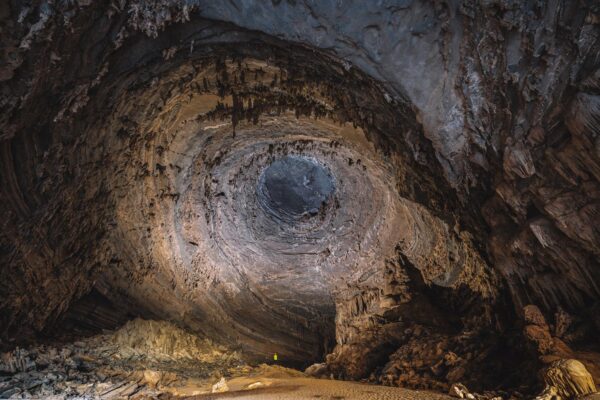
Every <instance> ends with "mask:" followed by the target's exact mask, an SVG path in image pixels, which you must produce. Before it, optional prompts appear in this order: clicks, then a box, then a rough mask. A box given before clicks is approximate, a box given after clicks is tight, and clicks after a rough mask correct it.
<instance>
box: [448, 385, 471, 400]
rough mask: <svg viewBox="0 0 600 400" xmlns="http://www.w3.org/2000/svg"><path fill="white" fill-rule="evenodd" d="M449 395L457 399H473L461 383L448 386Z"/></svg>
mask: <svg viewBox="0 0 600 400" xmlns="http://www.w3.org/2000/svg"><path fill="white" fill-rule="evenodd" d="M449 394H450V396H452V397H457V398H459V399H469V400H474V399H475V396H474V395H472V394H471V393H469V390H468V389H467V387H466V386H465V385H463V384H462V383H455V384H453V385H452V386H451V387H450V392H449Z"/></svg>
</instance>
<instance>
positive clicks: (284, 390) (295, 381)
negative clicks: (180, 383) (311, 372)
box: [187, 376, 451, 400]
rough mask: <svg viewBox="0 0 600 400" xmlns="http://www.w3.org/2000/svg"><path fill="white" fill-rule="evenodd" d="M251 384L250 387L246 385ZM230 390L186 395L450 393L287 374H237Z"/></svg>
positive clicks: (268, 397)
mask: <svg viewBox="0 0 600 400" xmlns="http://www.w3.org/2000/svg"><path fill="white" fill-rule="evenodd" d="M251 385H254V386H253V387H254V388H252V389H248V387H249V386H251ZM227 386H228V387H229V391H228V392H225V393H213V394H204V395H197V396H191V397H187V399H197V400H208V399H214V400H226V399H261V400H287V399H311V400H317V399H321V400H362V399H365V400H366V399H369V400H370V399H375V400H377V399H379V400H392V399H395V400H405V399H406V400H413V399H414V400H421V399H427V400H442V399H451V397H450V396H447V395H444V394H440V393H434V392H428V391H417V390H409V389H402V388H397V387H387V386H374V385H367V384H361V383H355V382H344V381H334V380H327V379H315V378H303V377H289V378H264V377H259V376H256V377H253V378H247V377H239V378H234V379H232V380H230V381H228V382H227Z"/></svg>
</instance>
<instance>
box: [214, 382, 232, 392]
mask: <svg viewBox="0 0 600 400" xmlns="http://www.w3.org/2000/svg"><path fill="white" fill-rule="evenodd" d="M228 391H229V386H227V382H226V381H225V378H221V379H220V380H219V382H217V383H215V384H214V385H213V386H212V393H225V392H228Z"/></svg>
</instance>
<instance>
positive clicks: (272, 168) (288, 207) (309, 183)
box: [257, 156, 335, 220]
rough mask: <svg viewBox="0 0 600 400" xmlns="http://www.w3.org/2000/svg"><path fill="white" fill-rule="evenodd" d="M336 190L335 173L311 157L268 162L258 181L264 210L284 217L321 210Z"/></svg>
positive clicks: (288, 217) (309, 213)
mask: <svg viewBox="0 0 600 400" xmlns="http://www.w3.org/2000/svg"><path fill="white" fill-rule="evenodd" d="M334 190H335V183H334V179H333V176H332V175H331V174H330V173H329V172H328V171H327V169H326V167H324V166H323V165H321V164H320V163H319V162H317V161H316V160H314V159H312V158H308V157H300V156H285V157H283V158H280V159H278V160H275V161H274V162H273V163H271V165H269V166H268V167H267V168H266V169H265V170H264V171H263V173H262V174H261V175H260V178H259V180H258V190H257V196H258V199H259V202H260V204H261V206H262V207H263V209H264V210H265V211H266V212H267V213H268V214H270V215H272V216H274V217H276V218H277V219H281V220H290V219H291V220H295V219H298V218H301V217H305V216H315V215H317V214H318V213H319V210H320V209H322V208H323V207H324V206H325V205H326V204H327V202H328V201H329V199H330V198H331V196H332V194H333V192H334Z"/></svg>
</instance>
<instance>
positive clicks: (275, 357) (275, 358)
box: [273, 353, 279, 361]
mask: <svg viewBox="0 0 600 400" xmlns="http://www.w3.org/2000/svg"><path fill="white" fill-rule="evenodd" d="M278 358H279V356H278V355H277V353H275V354H273V361H277V360H278Z"/></svg>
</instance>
